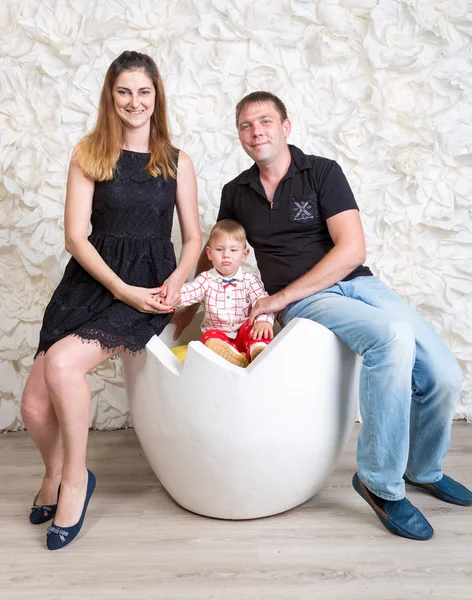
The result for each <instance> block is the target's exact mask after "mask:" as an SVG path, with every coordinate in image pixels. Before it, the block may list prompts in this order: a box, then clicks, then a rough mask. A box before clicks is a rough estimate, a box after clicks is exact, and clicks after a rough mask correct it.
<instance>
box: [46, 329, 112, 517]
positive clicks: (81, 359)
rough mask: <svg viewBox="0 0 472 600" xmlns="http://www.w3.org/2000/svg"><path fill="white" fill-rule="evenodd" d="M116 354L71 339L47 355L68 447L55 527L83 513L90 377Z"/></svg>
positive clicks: (48, 376) (50, 386)
mask: <svg viewBox="0 0 472 600" xmlns="http://www.w3.org/2000/svg"><path fill="white" fill-rule="evenodd" d="M116 353H117V352H116V351H114V352H113V351H109V350H104V349H103V348H102V347H101V346H100V345H99V344H98V343H95V342H91V343H84V342H83V341H82V340H80V339H79V338H77V337H74V336H68V337H66V338H64V339H62V340H60V341H59V342H56V343H55V344H54V345H53V346H51V348H50V349H49V351H48V352H47V354H46V360H45V367H44V378H45V381H46V385H47V388H48V391H49V395H50V398H51V401H52V404H53V406H54V410H55V412H56V415H57V418H58V420H59V424H60V430H61V434H62V443H63V448H64V462H63V468H62V482H61V495H60V498H59V505H58V508H57V513H56V517H55V519H54V522H55V524H56V525H57V526H58V527H71V526H73V525H75V524H76V523H77V521H78V520H79V519H80V516H81V514H82V509H83V505H84V502H85V495H86V491H87V471H86V467H85V459H86V452H87V438H88V429H89V413H90V390H89V386H88V384H87V381H86V379H85V376H86V374H87V373H88V372H89V371H91V370H92V369H94V368H95V367H97V366H98V365H99V364H101V363H102V362H103V361H105V360H107V359H108V358H110V357H111V356H113V355H114V354H116Z"/></svg>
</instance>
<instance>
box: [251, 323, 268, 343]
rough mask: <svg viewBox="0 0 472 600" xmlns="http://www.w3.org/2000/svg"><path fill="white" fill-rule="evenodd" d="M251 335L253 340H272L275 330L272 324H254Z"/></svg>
mask: <svg viewBox="0 0 472 600" xmlns="http://www.w3.org/2000/svg"><path fill="white" fill-rule="evenodd" d="M249 335H250V336H251V337H252V339H253V340H271V339H272V338H273V337H274V330H273V329H272V325H271V324H270V323H254V325H253V327H252V329H251V332H250V334H249Z"/></svg>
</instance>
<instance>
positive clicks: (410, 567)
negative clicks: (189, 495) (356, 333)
mask: <svg viewBox="0 0 472 600" xmlns="http://www.w3.org/2000/svg"><path fill="white" fill-rule="evenodd" d="M358 430H359V427H358V426H357V425H356V426H355V429H354V433H353V435H352V438H351V441H350V443H349V446H348V449H347V451H346V452H345V453H344V456H343V457H342V459H341V461H340V463H339V464H338V467H337V468H336V470H335V472H334V473H333V475H332V476H331V477H330V479H329V480H328V482H327V484H326V485H325V487H324V488H323V490H322V491H321V492H320V493H319V494H318V495H317V496H316V497H315V498H313V499H311V500H310V501H309V502H307V503H306V504H304V505H303V506H301V507H299V508H296V509H293V510H291V511H289V512H287V513H284V514H282V515H278V516H274V517H268V518H266V519H258V520H255V521H243V522H242V521H237V522H228V521H219V520H214V519H208V518H205V517H199V516H197V515H194V514H191V513H188V512H186V511H185V510H183V509H181V508H180V507H179V506H177V505H176V504H175V503H174V502H173V500H172V499H171V498H170V497H169V496H168V495H167V493H166V492H165V491H164V489H163V488H162V486H161V485H160V483H159V482H158V480H157V479H156V477H155V476H154V474H153V472H152V471H151V469H150V467H149V465H148V463H147V461H146V459H145V458H144V456H143V454H142V452H141V449H140V447H139V444H138V442H137V439H136V437H135V434H134V431H133V430H122V431H113V432H98V431H93V432H91V433H90V442H89V454H88V456H89V458H88V465H89V467H90V468H91V469H92V470H93V471H94V472H95V474H96V475H97V490H96V492H95V494H94V496H93V498H92V501H91V504H90V508H89V511H88V513H87V518H86V521H85V525H84V528H83V530H82V532H81V534H80V536H79V538H78V539H77V540H76V541H75V542H74V543H73V544H71V545H70V546H69V547H68V548H65V549H64V550H60V551H57V552H49V551H48V550H47V549H46V547H45V530H46V525H42V526H32V525H30V524H29V521H28V513H29V509H30V506H31V501H32V499H33V497H34V495H35V493H36V491H37V489H38V487H39V484H40V478H41V463H40V459H39V455H38V454H37V452H36V450H35V448H34V446H33V443H32V442H31V440H30V438H29V437H28V435H27V434H25V433H10V434H7V435H3V436H2V437H1V438H0V444H1V448H0V514H1V519H0V598H1V599H2V600H17V599H18V600H19V599H25V598H28V599H29V598H31V599H34V600H63V599H67V600H76V599H79V598H80V599H83V598H89V599H90V600H125V599H126V600H128V599H129V600H142V599H152V600H183V599H185V600H210V599H212V600H314V599H319V600H331V599H336V600H361V599H362V600H364V599H367V600H371V599H372V600H374V599H375V600H415V599H418V598H427V599H432V598H440V599H442V600H472V507H471V508H460V507H457V506H453V505H451V504H445V503H443V502H440V501H438V500H436V499H434V498H432V497H431V496H429V495H427V494H425V493H424V492H422V491H421V490H416V489H410V490H409V491H408V497H409V499H410V500H411V501H412V502H413V503H414V504H416V505H417V506H418V507H420V508H421V509H422V510H423V512H424V514H425V515H426V517H427V518H428V519H429V520H430V522H431V523H432V525H433V527H434V528H435V536H434V537H433V539H432V540H430V541H428V542H416V541H410V540H406V539H402V538H399V537H396V536H393V535H391V534H389V533H388V532H387V531H386V530H385V529H384V528H383V527H382V526H381V524H380V522H379V521H378V519H377V518H376V517H375V515H374V513H373V512H371V510H370V509H369V508H368V507H367V505H366V504H365V503H364V501H363V500H362V499H361V498H360V497H359V496H358V495H357V494H356V492H355V491H354V490H353V488H352V487H351V477H352V474H353V473H354V471H355V468H356V467H355V444H356V438H357V433H358ZM471 450H472V425H470V424H466V423H465V422H457V423H455V424H454V426H453V441H452V447H451V450H450V451H449V454H448V456H447V459H446V465H445V470H446V472H447V473H448V474H450V475H451V476H454V477H456V478H457V479H459V480H460V481H462V482H463V483H465V484H467V485H469V486H472V454H471Z"/></svg>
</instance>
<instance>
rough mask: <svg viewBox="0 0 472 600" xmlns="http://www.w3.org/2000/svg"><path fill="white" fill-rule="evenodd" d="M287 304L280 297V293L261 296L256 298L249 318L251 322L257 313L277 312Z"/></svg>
mask: <svg viewBox="0 0 472 600" xmlns="http://www.w3.org/2000/svg"><path fill="white" fill-rule="evenodd" d="M286 306H287V303H286V301H285V300H284V299H283V298H282V295H281V294H274V295H273V296H269V297H267V298H261V299H260V300H258V301H257V302H256V303H255V304H254V306H253V307H252V309H251V314H250V319H251V323H254V319H255V318H256V317H257V316H258V315H262V314H267V313H278V312H280V311H281V310H283V309H284V308H285V307H286Z"/></svg>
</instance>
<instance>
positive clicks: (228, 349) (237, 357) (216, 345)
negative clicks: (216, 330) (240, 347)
mask: <svg viewBox="0 0 472 600" xmlns="http://www.w3.org/2000/svg"><path fill="white" fill-rule="evenodd" d="M205 346H206V347H207V348H210V350H212V351H213V352H215V354H218V356H221V358H224V359H225V360H227V361H228V362H230V363H231V364H233V365H236V366H237V367H242V368H243V369H244V368H246V367H247V366H248V362H247V359H246V357H245V356H243V355H242V354H239V352H238V351H237V350H235V349H234V348H233V347H232V346H230V345H229V344H227V343H226V342H224V341H223V340H216V339H213V340H208V342H207V343H206V344H205Z"/></svg>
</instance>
